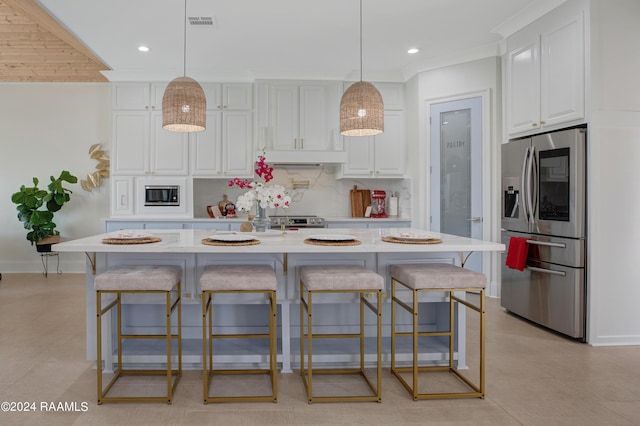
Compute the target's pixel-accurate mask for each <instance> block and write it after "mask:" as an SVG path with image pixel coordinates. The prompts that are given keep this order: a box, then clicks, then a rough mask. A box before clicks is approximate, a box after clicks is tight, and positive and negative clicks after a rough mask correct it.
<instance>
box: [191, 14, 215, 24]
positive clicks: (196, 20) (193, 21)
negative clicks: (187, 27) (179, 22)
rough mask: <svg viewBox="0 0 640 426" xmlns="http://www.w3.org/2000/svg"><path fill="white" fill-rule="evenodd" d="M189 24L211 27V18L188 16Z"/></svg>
mask: <svg viewBox="0 0 640 426" xmlns="http://www.w3.org/2000/svg"><path fill="white" fill-rule="evenodd" d="M189 24H191V25H211V26H213V18H212V17H211V16H189Z"/></svg>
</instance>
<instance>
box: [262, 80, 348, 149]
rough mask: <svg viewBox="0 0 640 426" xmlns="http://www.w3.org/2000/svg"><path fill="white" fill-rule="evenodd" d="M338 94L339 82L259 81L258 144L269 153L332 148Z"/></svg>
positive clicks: (339, 89)
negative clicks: (273, 151)
mask: <svg viewBox="0 0 640 426" xmlns="http://www.w3.org/2000/svg"><path fill="white" fill-rule="evenodd" d="M340 93H341V83H340V82H326V81H306V82H295V81H294V82H271V81H270V82H261V83H260V84H259V92H258V102H259V104H258V110H259V111H258V128H259V131H260V135H259V145H260V146H263V147H265V148H266V149H269V150H271V149H273V150H300V151H302V150H311V151H314V150H315V151H323V150H332V149H334V148H335V144H336V138H337V134H338V117H339V107H340Z"/></svg>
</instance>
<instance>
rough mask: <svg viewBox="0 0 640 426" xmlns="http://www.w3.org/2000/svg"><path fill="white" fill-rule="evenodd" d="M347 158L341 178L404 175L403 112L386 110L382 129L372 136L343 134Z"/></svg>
mask: <svg viewBox="0 0 640 426" xmlns="http://www.w3.org/2000/svg"><path fill="white" fill-rule="evenodd" d="M344 149H345V152H346V153H347V161H346V163H344V164H343V166H342V173H341V175H340V177H342V178H402V177H404V176H405V152H406V143H405V139H404V113H403V112H402V111H386V110H385V113H384V132H383V133H382V134H380V135H376V136H346V137H344Z"/></svg>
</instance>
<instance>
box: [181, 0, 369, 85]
mask: <svg viewBox="0 0 640 426" xmlns="http://www.w3.org/2000/svg"><path fill="white" fill-rule="evenodd" d="M361 1H362V0H361ZM183 26H184V37H182V40H183V44H184V45H183V47H182V75H183V76H184V77H186V76H187V0H184V22H183Z"/></svg>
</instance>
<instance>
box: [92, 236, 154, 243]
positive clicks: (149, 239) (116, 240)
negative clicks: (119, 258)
mask: <svg viewBox="0 0 640 426" xmlns="http://www.w3.org/2000/svg"><path fill="white" fill-rule="evenodd" d="M160 241H162V238H160V237H147V238H134V239H123V238H103V239H102V244H149V243H157V242H160Z"/></svg>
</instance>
